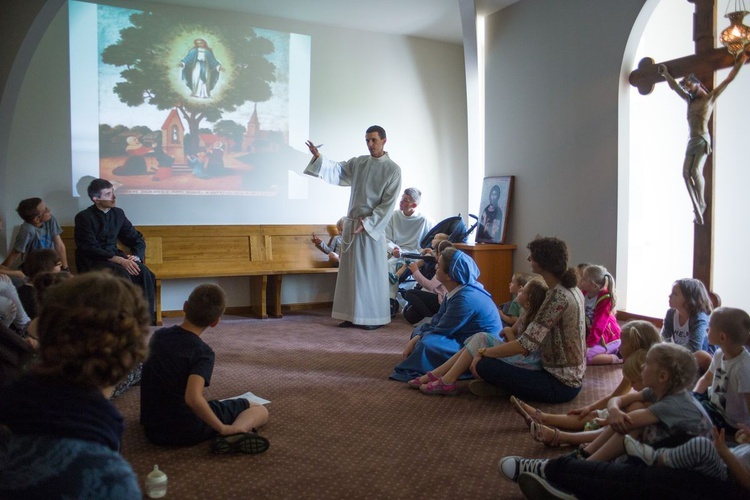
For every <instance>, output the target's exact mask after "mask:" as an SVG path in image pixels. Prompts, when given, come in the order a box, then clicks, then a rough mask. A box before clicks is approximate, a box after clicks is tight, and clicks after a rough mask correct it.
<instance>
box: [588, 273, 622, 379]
mask: <svg viewBox="0 0 750 500" xmlns="http://www.w3.org/2000/svg"><path fill="white" fill-rule="evenodd" d="M579 287H580V288H581V290H582V291H583V292H584V293H585V294H586V301H587V303H588V302H589V300H591V301H592V302H593V313H592V316H591V318H590V320H591V323H590V325H589V328H588V331H587V332H586V364H588V365H605V364H606V365H609V364H614V363H622V358H620V357H618V356H617V355H616V353H617V350H618V349H619V348H620V325H619V323H617V318H616V316H615V313H616V312H617V310H616V305H617V293H616V291H615V278H614V277H613V276H612V274H610V272H609V271H607V269H606V268H605V267H604V266H597V265H591V266H588V267H586V269H584V270H583V277H582V279H581V283H580V284H579Z"/></svg>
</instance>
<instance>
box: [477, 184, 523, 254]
mask: <svg viewBox="0 0 750 500" xmlns="http://www.w3.org/2000/svg"><path fill="white" fill-rule="evenodd" d="M513 179H514V176H512V175H504V176H499V177H485V178H484V181H483V182H482V202H481V204H480V206H479V222H478V224H477V234H476V241H477V243H501V244H502V243H505V234H506V228H507V226H508V211H509V210H510V199H511V195H512V194H513Z"/></svg>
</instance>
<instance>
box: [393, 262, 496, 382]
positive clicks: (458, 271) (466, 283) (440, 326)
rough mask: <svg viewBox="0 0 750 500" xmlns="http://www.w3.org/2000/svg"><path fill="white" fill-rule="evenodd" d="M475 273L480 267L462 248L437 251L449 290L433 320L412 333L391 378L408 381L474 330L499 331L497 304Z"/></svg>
mask: <svg viewBox="0 0 750 500" xmlns="http://www.w3.org/2000/svg"><path fill="white" fill-rule="evenodd" d="M478 276H479V268H478V267H477V265H476V263H475V262H474V261H473V260H472V258H471V257H469V256H468V255H466V254H465V253H464V252H462V251H460V250H457V249H456V248H446V249H445V251H443V252H442V253H441V254H440V260H439V261H438V267H437V277H438V279H439V280H440V282H441V283H443V285H445V288H446V290H448V293H447V294H446V296H445V299H444V300H443V303H442V304H441V305H440V310H439V311H438V313H437V314H435V315H434V316H433V317H432V320H431V321H430V322H429V323H425V324H423V325H422V326H420V327H418V328H416V329H415V330H414V332H413V333H412V334H411V340H410V341H409V343H408V344H406V348H404V353H403V354H404V360H403V361H402V362H401V364H399V365H398V366H397V367H396V369H395V370H394V372H393V374H391V377H390V378H392V379H395V380H400V381H401V382H408V381H409V380H411V379H413V378H415V377H419V376H421V375H424V374H425V373H427V372H428V371H430V370H433V369H434V368H436V367H438V366H440V365H441V364H443V363H445V362H446V361H447V360H448V359H450V358H451V356H453V355H454V354H456V353H457V352H458V351H459V350H461V348H462V347H463V345H464V342H465V341H466V339H468V338H469V337H471V336H472V335H474V334H475V333H478V332H488V333H491V334H492V335H495V336H497V335H498V334H499V332H500V330H501V328H502V323H501V322H500V315H499V314H498V312H497V306H496V305H495V303H494V302H492V297H491V296H490V294H489V293H487V291H486V290H485V289H484V288H483V287H482V285H481V284H480V283H479V282H477V277H478ZM467 376H468V375H464V377H467Z"/></svg>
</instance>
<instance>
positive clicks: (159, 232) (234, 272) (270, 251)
mask: <svg viewBox="0 0 750 500" xmlns="http://www.w3.org/2000/svg"><path fill="white" fill-rule="evenodd" d="M137 229H138V230H139V231H140V232H141V233H143V237H144V238H145V240H146V264H147V265H148V266H149V268H150V269H151V270H152V271H153V272H154V274H155V275H156V276H157V278H162V279H166V278H188V277H198V276H247V275H253V274H256V275H260V274H295V273H305V272H311V273H317V272H336V268H334V267H332V266H331V265H330V264H329V263H328V257H327V256H326V255H325V254H324V253H323V252H321V251H320V250H319V249H318V248H317V247H316V246H315V245H313V243H312V242H311V241H310V238H311V235H312V233H315V234H317V235H318V236H319V237H320V238H321V239H322V240H323V241H325V242H327V241H328V238H329V237H330V235H332V234H336V226H335V225H320V224H318V225H315V224H299V225H296V224H295V225H244V226H243V225H216V226H137ZM63 231H64V232H63V235H62V236H63V241H64V242H65V246H66V253H67V254H68V262H69V263H70V264H71V267H74V264H75V248H76V245H75V240H74V238H73V227H72V226H67V227H64V228H63ZM124 250H125V251H126V252H127V249H124Z"/></svg>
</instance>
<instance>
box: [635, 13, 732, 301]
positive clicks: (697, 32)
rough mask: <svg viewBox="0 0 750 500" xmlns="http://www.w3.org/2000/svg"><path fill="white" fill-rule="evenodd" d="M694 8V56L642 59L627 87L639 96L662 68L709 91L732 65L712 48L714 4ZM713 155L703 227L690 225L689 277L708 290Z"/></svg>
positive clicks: (710, 125)
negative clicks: (692, 78)
mask: <svg viewBox="0 0 750 500" xmlns="http://www.w3.org/2000/svg"><path fill="white" fill-rule="evenodd" d="M687 1H688V2H690V3H693V4H695V13H694V14H693V42H694V43H695V54H694V55H690V56H686V57H681V58H679V59H673V60H671V61H665V62H663V63H654V60H653V59H651V58H650V57H646V58H644V59H642V60H641V62H639V63H638V69H636V70H635V71H633V72H632V73H630V77H629V81H630V84H631V85H632V86H634V87H636V88H637V89H638V92H639V93H640V94H641V95H647V94H649V93H651V91H652V90H653V89H654V84H656V83H659V82H664V81H665V80H664V78H663V77H662V76H660V75H659V73H658V72H657V68H658V66H659V64H664V65H665V66H666V67H667V68H668V69H669V72H670V74H671V75H672V76H673V77H674V78H675V79H679V78H681V77H683V76H687V75H689V74H690V73H694V74H695V76H696V77H698V79H699V80H700V81H701V82H702V83H703V85H704V86H705V87H706V88H707V89H708V90H711V89H713V88H714V85H715V83H716V82H715V72H716V70H719V69H723V68H729V67H732V66H733V65H734V62H735V59H734V57H733V56H732V55H730V54H729V52H727V49H725V48H724V47H721V48H715V47H714V40H715V39H716V4H715V0H687ZM708 132H709V134H710V135H711V138H712V139H714V138H715V137H716V133H715V132H716V131H715V128H714V120H713V116H712V117H711V119H710V120H709V122H708ZM713 174H714V155H713V153H712V154H710V155H708V158H706V164H705V166H704V168H703V177H704V179H705V183H706V184H705V201H706V210H705V212H704V213H703V217H704V221H705V222H704V223H703V225H698V224H694V225H693V228H694V233H693V277H694V278H696V279H699V280H701V281H702V282H703V284H705V285H706V288H707V289H709V290H711V289H712V275H711V267H712V266H711V264H712V262H713V194H714V190H713V179H714V175H713Z"/></svg>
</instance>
